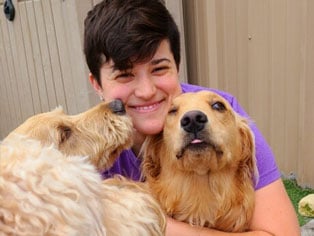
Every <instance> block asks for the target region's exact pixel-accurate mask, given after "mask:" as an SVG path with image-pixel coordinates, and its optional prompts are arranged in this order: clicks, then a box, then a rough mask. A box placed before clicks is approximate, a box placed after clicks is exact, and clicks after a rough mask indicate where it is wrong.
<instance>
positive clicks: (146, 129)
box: [134, 122, 163, 135]
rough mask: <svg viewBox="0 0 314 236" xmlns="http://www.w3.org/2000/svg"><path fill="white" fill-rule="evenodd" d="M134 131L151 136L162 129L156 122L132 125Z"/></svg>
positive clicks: (160, 124)
mask: <svg viewBox="0 0 314 236" xmlns="http://www.w3.org/2000/svg"><path fill="white" fill-rule="evenodd" d="M134 127H135V129H136V130H137V132H138V133H140V134H143V135H153V134H158V133H159V132H161V131H162V129H163V124H162V123H160V122H158V123H154V122H142V123H139V124H134Z"/></svg>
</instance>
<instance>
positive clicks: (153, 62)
mask: <svg viewBox="0 0 314 236" xmlns="http://www.w3.org/2000/svg"><path fill="white" fill-rule="evenodd" d="M163 61H167V62H170V60H169V59H168V58H160V59H155V60H152V61H151V62H150V64H152V65H157V64H159V63H160V62H163Z"/></svg>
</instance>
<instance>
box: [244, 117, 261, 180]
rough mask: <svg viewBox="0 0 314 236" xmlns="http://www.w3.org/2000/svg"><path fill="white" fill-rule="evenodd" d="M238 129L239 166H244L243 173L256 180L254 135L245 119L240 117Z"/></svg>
mask: <svg viewBox="0 0 314 236" xmlns="http://www.w3.org/2000/svg"><path fill="white" fill-rule="evenodd" d="M239 130H240V135H241V141H242V158H241V163H242V165H241V166H242V168H244V170H243V174H244V175H247V176H246V177H249V178H251V179H254V180H255V182H256V181H258V170H257V166H256V157H255V137H254V134H253V132H252V130H251V128H250V127H249V125H248V121H247V120H246V119H243V118H240V122H239Z"/></svg>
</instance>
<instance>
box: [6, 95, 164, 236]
mask: <svg viewBox="0 0 314 236" xmlns="http://www.w3.org/2000/svg"><path fill="white" fill-rule="evenodd" d="M132 131H133V128H132V123H131V120H130V118H129V117H127V116H126V115H125V110H124V108H123V104H122V103H121V102H118V101H113V102H111V103H108V104H105V103H102V104H99V105H98V106H96V107H94V108H91V109H90V110H88V111H86V112H84V113H81V114H79V115H76V116H69V115H66V114H65V113H64V112H63V111H62V109H60V108H59V109H56V110H53V111H51V112H48V113H42V114H38V115H35V116H33V117H31V118H29V119H28V120H26V121H25V122H24V123H23V124H21V126H19V127H18V128H17V129H16V130H14V131H13V132H12V133H11V134H9V135H8V137H7V138H6V139H5V140H3V142H2V143H0V236H3V235H14V236H20V235H21V236H22V235H31V236H37V235H38V236H39V235H49V236H54V235H58V236H60V235H66V236H72V235H73V236H74V235H75V236H76V235H93V236H94V235H109V236H111V235H112V236H121V235H138V236H142V235H156V236H157V235H164V233H165V226H166V219H165V215H164V213H163V211H162V210H161V208H160V206H159V204H158V203H157V201H156V200H155V199H154V198H153V197H152V196H151V194H150V193H149V192H148V191H147V189H146V188H145V185H144V184H143V183H137V182H134V181H130V180H127V179H125V178H123V177H117V178H113V179H108V180H105V181H103V180H101V177H100V175H99V172H98V171H99V170H101V169H103V168H109V167H110V165H111V164H112V163H113V162H114V160H115V158H116V157H117V156H118V155H119V154H120V152H121V151H122V150H123V149H125V148H128V147H130V145H131V143H132V139H131V138H132Z"/></svg>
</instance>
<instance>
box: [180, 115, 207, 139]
mask: <svg viewBox="0 0 314 236" xmlns="http://www.w3.org/2000/svg"><path fill="white" fill-rule="evenodd" d="M207 122H208V119H207V116H206V115H205V114H204V113H203V112H201V111H198V110H194V111H188V112H187V113H185V114H184V116H183V117H182V119H181V121H180V124H181V127H182V128H183V129H184V130H185V131H186V132H188V133H193V134H194V135H195V136H197V133H198V132H199V131H201V130H203V129H204V127H205V124H206V123H207Z"/></svg>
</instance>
